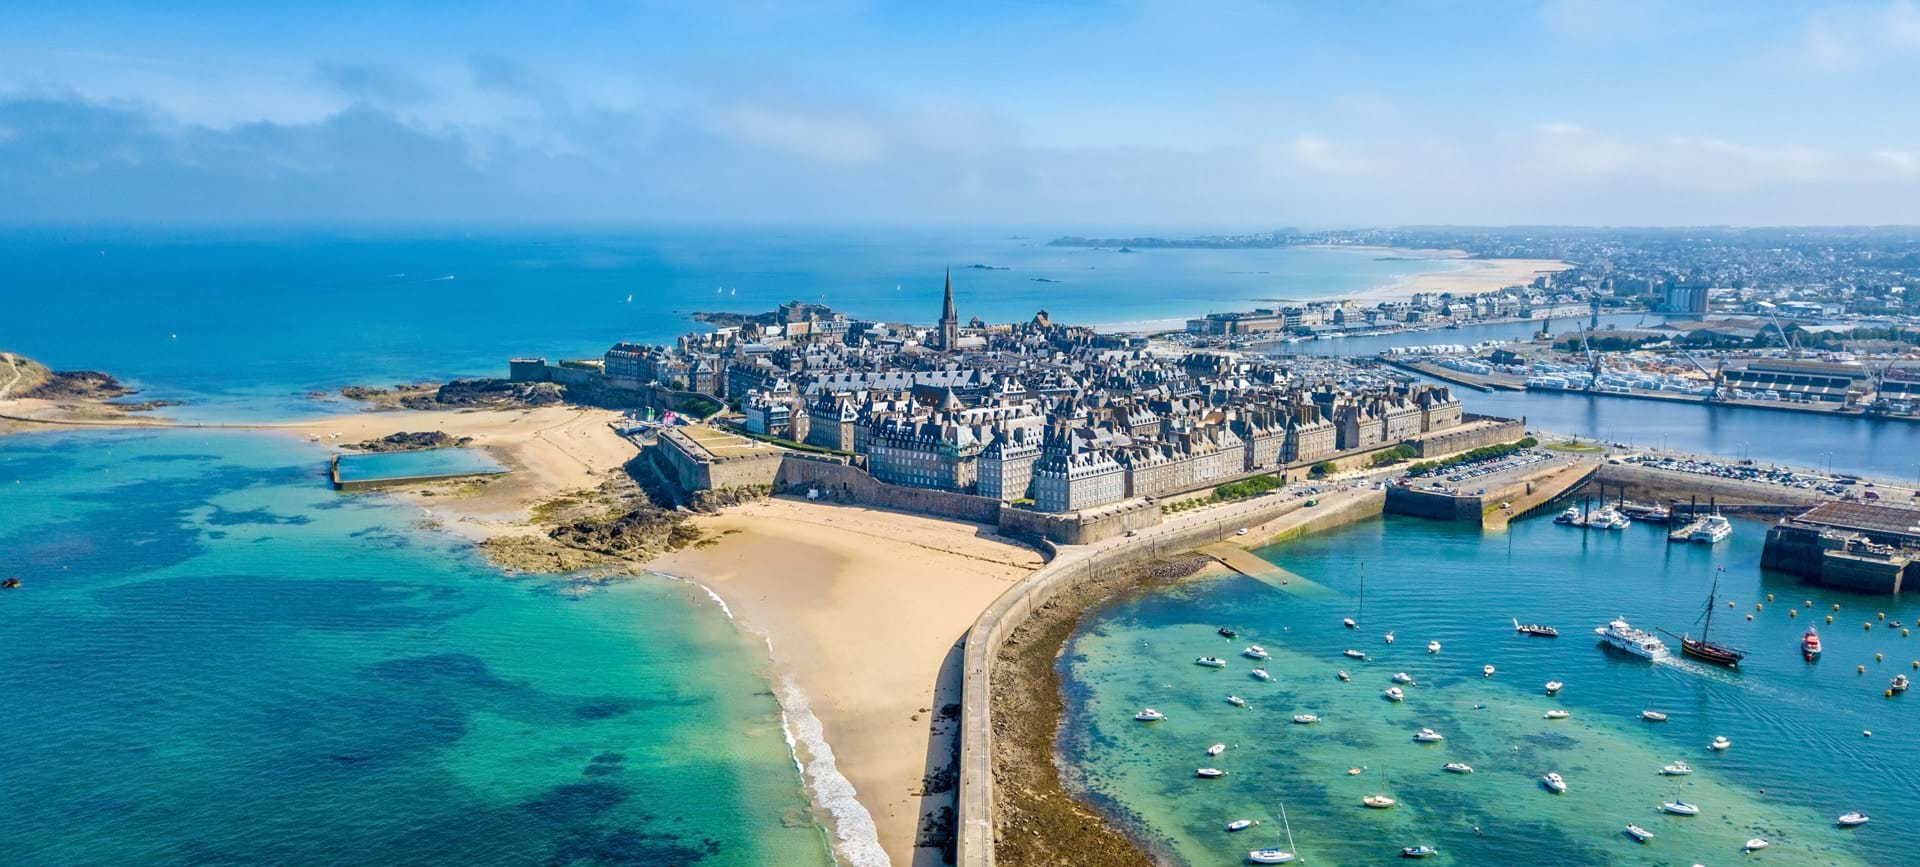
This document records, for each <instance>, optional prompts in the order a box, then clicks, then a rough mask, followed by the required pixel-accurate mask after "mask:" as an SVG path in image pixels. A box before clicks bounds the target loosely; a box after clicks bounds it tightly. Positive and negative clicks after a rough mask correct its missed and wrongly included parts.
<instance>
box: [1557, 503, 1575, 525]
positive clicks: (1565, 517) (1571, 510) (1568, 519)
mask: <svg viewBox="0 0 1920 867" xmlns="http://www.w3.org/2000/svg"><path fill="white" fill-rule="evenodd" d="M1578 520H1580V507H1579V506H1568V507H1567V510H1566V511H1564V512H1561V513H1560V515H1559V517H1556V518H1554V519H1553V522H1554V523H1556V524H1571V523H1574V522H1575V521H1578Z"/></svg>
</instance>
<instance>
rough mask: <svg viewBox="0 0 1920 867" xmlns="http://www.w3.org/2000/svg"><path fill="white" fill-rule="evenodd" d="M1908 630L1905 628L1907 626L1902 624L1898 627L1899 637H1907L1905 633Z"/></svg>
mask: <svg viewBox="0 0 1920 867" xmlns="http://www.w3.org/2000/svg"><path fill="white" fill-rule="evenodd" d="M1909 631H1910V630H1908V629H1907V627H1905V626H1902V627H1900V637H1901V638H1905V637H1907V633H1908V632H1909Z"/></svg>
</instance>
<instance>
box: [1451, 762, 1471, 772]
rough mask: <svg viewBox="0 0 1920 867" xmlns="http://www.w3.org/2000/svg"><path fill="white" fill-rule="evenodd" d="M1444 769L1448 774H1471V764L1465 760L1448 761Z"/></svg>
mask: <svg viewBox="0 0 1920 867" xmlns="http://www.w3.org/2000/svg"><path fill="white" fill-rule="evenodd" d="M1445 770H1446V771H1447V773H1450V774H1471V773H1473V766H1472V765H1469V764H1466V763H1465V762H1448V763H1447V766H1446V768H1445Z"/></svg>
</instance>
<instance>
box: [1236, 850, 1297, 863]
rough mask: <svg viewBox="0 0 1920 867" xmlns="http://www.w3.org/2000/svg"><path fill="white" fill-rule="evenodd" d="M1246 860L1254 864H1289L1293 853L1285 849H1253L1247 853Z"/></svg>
mask: <svg viewBox="0 0 1920 867" xmlns="http://www.w3.org/2000/svg"><path fill="white" fill-rule="evenodd" d="M1247 860H1248V861H1251V862H1253V863H1255V864H1290V863H1292V862H1293V853H1292V852H1288V851H1286V850H1285V849H1255V850H1253V851H1251V852H1248V853H1247Z"/></svg>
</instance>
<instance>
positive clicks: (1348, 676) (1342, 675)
mask: <svg viewBox="0 0 1920 867" xmlns="http://www.w3.org/2000/svg"><path fill="white" fill-rule="evenodd" d="M1334 676H1335V677H1338V678H1340V679H1341V680H1352V679H1353V675H1351V674H1348V673H1346V672H1345V671H1340V672H1336V673H1335V674H1334Z"/></svg>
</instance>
